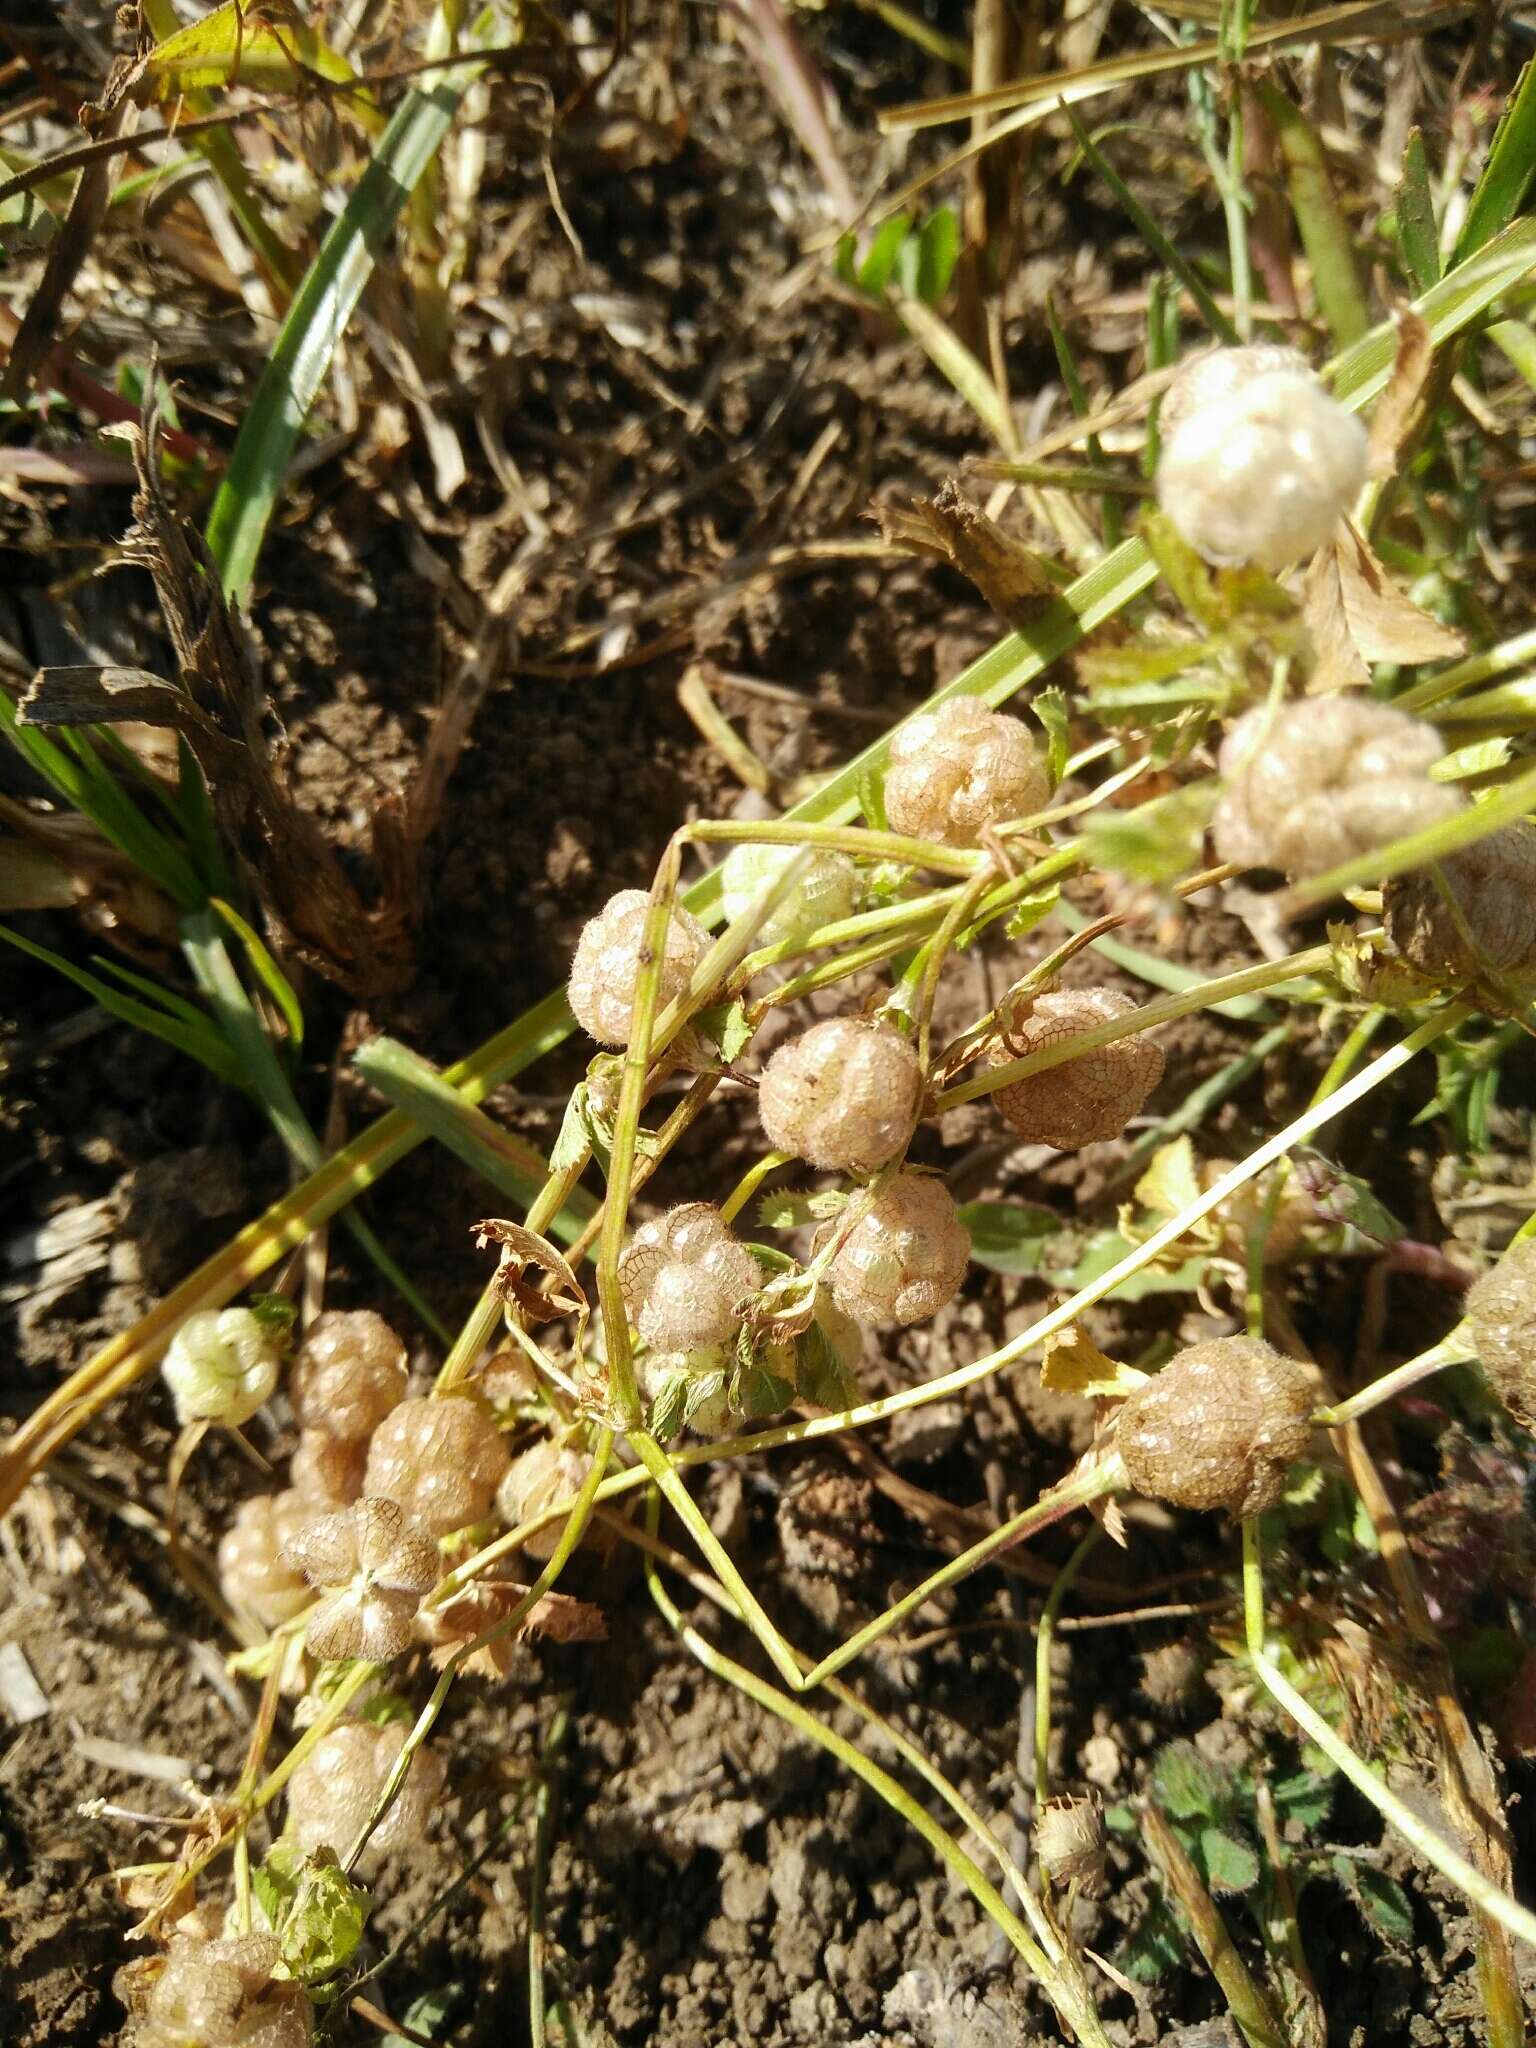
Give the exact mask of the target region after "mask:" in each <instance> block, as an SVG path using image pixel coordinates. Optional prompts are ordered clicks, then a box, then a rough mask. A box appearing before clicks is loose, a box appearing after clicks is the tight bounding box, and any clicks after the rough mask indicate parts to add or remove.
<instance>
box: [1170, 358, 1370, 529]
mask: <svg viewBox="0 0 1536 2048" xmlns="http://www.w3.org/2000/svg"><path fill="white" fill-rule="evenodd" d="M1159 424H1160V428H1161V432H1162V453H1161V455H1160V457H1159V459H1158V465H1157V497H1158V503H1159V504H1160V505H1161V506H1162V508H1163V511H1164V512H1165V513H1166V514H1167V516H1168V518H1169V519H1170V520H1171V521H1172V523H1173V525H1174V527H1175V528H1176V529H1177V531H1178V532H1179V533H1180V534H1181V535H1182V537H1183V538H1184V539H1185V540H1186V541H1187V542H1188V543H1189V545H1190V546H1191V547H1192V548H1193V549H1194V550H1195V551H1196V553H1197V554H1200V555H1203V556H1204V558H1205V559H1206V561H1208V562H1211V563H1214V564H1215V565H1216V566H1218V567H1224V568H1231V567H1235V566H1236V565H1237V564H1239V563H1242V562H1256V563H1258V565H1259V566H1260V567H1261V568H1264V569H1283V568H1285V567H1286V565H1287V564H1288V563H1291V562H1299V561H1302V560H1303V559H1305V558H1306V557H1307V556H1309V555H1312V554H1315V553H1316V551H1317V549H1318V548H1320V547H1321V546H1322V545H1323V543H1324V542H1325V541H1326V540H1328V539H1329V538H1330V536H1331V535H1332V533H1333V531H1334V528H1335V527H1336V526H1337V525H1338V523H1339V520H1340V519H1341V518H1342V517H1343V515H1344V514H1345V513H1346V512H1347V511H1348V510H1349V508H1350V506H1351V505H1352V504H1353V503H1354V500H1355V498H1356V496H1357V495H1358V493H1359V490H1360V486H1361V485H1362V484H1363V483H1364V481H1365V458H1366V433H1365V429H1364V427H1363V426H1362V425H1361V424H1360V422H1359V420H1357V419H1356V418H1355V416H1354V414H1353V413H1350V412H1346V411H1345V409H1344V407H1343V406H1342V405H1340V404H1339V403H1338V401H1337V400H1336V399H1334V398H1331V397H1330V396H1329V395H1328V393H1327V392H1326V391H1325V390H1324V389H1323V387H1322V385H1321V384H1320V383H1319V382H1318V380H1317V378H1316V377H1315V376H1314V375H1313V374H1312V371H1311V370H1310V369H1309V368H1308V367H1307V364H1306V361H1305V359H1304V358H1303V357H1301V356H1299V355H1297V353H1296V352H1295V350H1294V349H1288V348H1279V347H1276V346H1274V345H1272V344H1261V345H1260V346H1257V347H1254V348H1229V349H1218V350H1216V351H1215V352H1214V353H1212V354H1209V355H1204V356H1199V357H1197V358H1196V359H1195V360H1194V361H1193V362H1192V363H1190V364H1188V365H1187V367H1186V368H1185V369H1184V370H1182V371H1181V372H1180V374H1179V376H1178V377H1177V378H1175V380H1174V382H1173V383H1172V385H1171V386H1170V387H1169V390H1168V394H1167V396H1166V397H1165V398H1164V400H1163V405H1162V413H1161V417H1160V422H1159Z"/></svg>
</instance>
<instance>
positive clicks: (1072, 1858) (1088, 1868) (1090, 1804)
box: [1035, 1798, 1109, 1899]
mask: <svg viewBox="0 0 1536 2048" xmlns="http://www.w3.org/2000/svg"><path fill="white" fill-rule="evenodd" d="M1035 1849H1036V1853H1037V1854H1038V1855H1039V1858H1040V1861H1041V1863H1042V1864H1043V1865H1044V1866H1045V1868H1046V1870H1047V1871H1049V1873H1050V1877H1051V1882H1052V1883H1053V1884H1058V1885H1076V1887H1077V1889H1078V1890H1079V1891H1080V1892H1082V1893H1083V1894H1084V1896H1085V1897H1087V1898H1090V1899H1092V1898H1097V1897H1098V1895H1099V1893H1100V1892H1101V1891H1103V1889H1104V1880H1105V1878H1106V1876H1107V1875H1108V1870H1109V1864H1108V1859H1107V1858H1106V1856H1105V1853H1104V1809H1103V1807H1102V1805H1101V1804H1100V1803H1099V1801H1098V1800H1097V1799H1093V1798H1088V1799H1071V1798H1061V1799H1047V1800H1046V1802H1045V1804H1044V1805H1043V1806H1042V1807H1041V1808H1040V1813H1039V1817H1038V1819H1037V1820H1036V1823H1035Z"/></svg>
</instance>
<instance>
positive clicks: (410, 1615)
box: [285, 1495, 440, 1664]
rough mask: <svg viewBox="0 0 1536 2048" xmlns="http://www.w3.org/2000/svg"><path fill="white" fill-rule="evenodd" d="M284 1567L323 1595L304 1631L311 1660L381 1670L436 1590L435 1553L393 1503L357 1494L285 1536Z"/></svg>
mask: <svg viewBox="0 0 1536 2048" xmlns="http://www.w3.org/2000/svg"><path fill="white" fill-rule="evenodd" d="M285 1555H286V1558H287V1562H288V1563H289V1564H290V1565H292V1566H294V1567H295V1569H296V1570H298V1571H301V1572H302V1573H303V1574H304V1576H305V1578H306V1579H308V1581H309V1583H310V1584H311V1585H312V1586H313V1587H315V1588H316V1590H317V1591H319V1592H320V1593H321V1594H322V1596H323V1597H322V1598H321V1599H320V1600H319V1601H317V1602H316V1604H315V1608H314V1611H313V1613H312V1614H311V1615H310V1617H309V1622H308V1625H307V1627H306V1628H305V1631H304V1641H305V1644H306V1645H307V1647H308V1648H309V1649H310V1651H311V1652H312V1653H313V1654H314V1655H315V1656H316V1657H323V1658H325V1659H326V1660H328V1661H329V1660H331V1659H334V1658H337V1657H366V1658H367V1659H368V1660H369V1662H370V1663H375V1664H387V1663H388V1662H389V1660H390V1658H391V1657H398V1656H399V1655H400V1653H401V1651H402V1650H404V1649H405V1648H406V1646H407V1644H408V1643H409V1642H410V1640H411V1636H412V1634H413V1632H414V1624H415V1620H416V1610H417V1608H418V1607H419V1606H420V1605H421V1596H422V1594H423V1593H427V1592H430V1591H431V1589H432V1588H433V1587H434V1586H435V1585H436V1584H437V1581H438V1578H439V1576H440V1574H439V1571H438V1554H437V1546H436V1544H435V1543H432V1542H429V1541H428V1539H427V1538H426V1537H425V1536H423V1535H422V1534H421V1532H420V1531H419V1530H418V1529H413V1528H412V1527H411V1525H410V1523H409V1522H408V1521H407V1520H406V1518H405V1515H404V1514H403V1512H402V1511H401V1509H400V1507H399V1505H398V1503H397V1502H395V1501H392V1500H378V1499H374V1498H372V1497H370V1496H366V1495H365V1496H364V1498H363V1499H362V1500H360V1501H356V1502H354V1503H353V1505H352V1506H351V1507H349V1508H337V1509H336V1510H334V1511H333V1512H332V1513H331V1514H328V1515H317V1516H316V1517H315V1519H314V1520H313V1521H312V1522H306V1523H305V1524H304V1526H303V1528H302V1529H298V1530H296V1531H295V1532H294V1534H293V1535H292V1536H290V1537H289V1539H288V1542H287V1545H286V1549H285Z"/></svg>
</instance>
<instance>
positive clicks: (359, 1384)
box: [288, 1308, 408, 1443]
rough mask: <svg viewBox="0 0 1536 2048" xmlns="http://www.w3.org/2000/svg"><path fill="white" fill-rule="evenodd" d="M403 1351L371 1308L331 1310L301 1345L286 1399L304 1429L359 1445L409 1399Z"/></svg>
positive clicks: (319, 1318) (397, 1340) (382, 1320)
mask: <svg viewBox="0 0 1536 2048" xmlns="http://www.w3.org/2000/svg"><path fill="white" fill-rule="evenodd" d="M407 1378H408V1369H407V1364H406V1355H405V1346H404V1345H403V1344H402V1343H401V1342H400V1339H399V1338H398V1337H397V1336H396V1335H395V1333H394V1331H393V1330H392V1329H391V1328H390V1327H389V1325H388V1323H386V1322H385V1320H384V1318H383V1317H382V1316H376V1315H375V1314H374V1313H373V1311H372V1309H366V1308H365V1309H327V1310H326V1312H325V1314H324V1315H322V1316H318V1317H316V1319H315V1323H314V1326H313V1328H312V1329H311V1330H310V1332H309V1335H308V1336H307V1337H306V1338H305V1339H304V1342H303V1343H302V1344H301V1345H300V1346H299V1352H298V1356H297V1357H296V1358H295V1359H294V1362H293V1370H292V1372H291V1373H290V1374H289V1376H288V1396H289V1399H290V1400H291V1401H292V1402H293V1413H294V1419H295V1421H296V1422H297V1423H298V1425H299V1427H300V1429H304V1430H322V1431H324V1433H325V1434H326V1435H327V1436H333V1437H339V1438H340V1439H341V1440H342V1441H343V1442H347V1443H355V1442H357V1441H358V1439H359V1438H362V1437H368V1436H372V1434H373V1432H374V1431H375V1430H376V1429H377V1428H378V1426H379V1424H380V1423H381V1422H382V1421H383V1420H384V1418H385V1416H386V1415H387V1414H388V1413H389V1411H390V1410H391V1409H392V1408H395V1407H397V1406H398V1405H399V1404H400V1402H402V1401H403V1400H404V1399H405V1389H406V1383H407Z"/></svg>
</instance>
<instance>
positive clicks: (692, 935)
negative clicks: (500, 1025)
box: [566, 889, 709, 1045]
mask: <svg viewBox="0 0 1536 2048" xmlns="http://www.w3.org/2000/svg"><path fill="white" fill-rule="evenodd" d="M649 912H650V898H649V896H647V894H646V892H645V891H644V890H643V889H621V890H620V891H619V893H618V894H617V895H616V896H610V897H609V899H608V901H607V902H606V903H605V904H604V905H603V908H602V909H601V910H600V911H599V912H598V914H597V916H596V917H594V918H592V919H591V920H590V921H589V923H588V924H587V926H586V928H585V929H584V931H583V932H582V935H581V938H580V940H579V942H578V943H577V947H576V957H575V959H574V960H573V961H572V962H571V978H570V982H569V984H568V986H567V989H566V994H567V997H568V999H569V1001H570V1005H571V1010H572V1013H573V1015H574V1016H575V1018H576V1021H577V1023H578V1024H579V1025H581V1027H582V1029H583V1030H584V1031H587V1032H589V1033H590V1034H591V1036H592V1037H593V1038H595V1039H596V1040H597V1042H598V1044H599V1045H627V1044H628V1043H629V1023H630V1017H631V1015H632V1014H633V1011H634V1005H635V980H636V977H637V976H638V975H639V972H640V954H641V950H642V947H643V945H644V941H645V922H646V918H647V916H648V915H649ZM708 946H709V934H708V932H706V931H705V929H704V927H703V925H701V924H700V923H699V921H698V919H697V918H696V917H693V916H691V915H690V913H689V912H688V911H686V910H684V909H683V908H682V906H681V905H680V904H678V905H675V906H674V907H673V911H672V915H671V918H670V920H669V921H668V924H667V944H666V952H665V955H664V957H663V959H662V963H661V979H660V982H659V984H658V992H657V998H656V1006H657V1009H658V1010H660V1009H661V1008H662V1006H663V1005H665V1004H666V1003H669V1002H671V1000H672V999H673V997H674V996H680V995H681V994H682V993H683V991H684V990H685V989H686V988H687V986H688V979H689V976H690V975H691V974H692V973H693V970H694V968H695V967H697V966H698V964H699V962H700V961H701V960H702V959H703V957H704V954H705V952H706V950H707V948H708Z"/></svg>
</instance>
